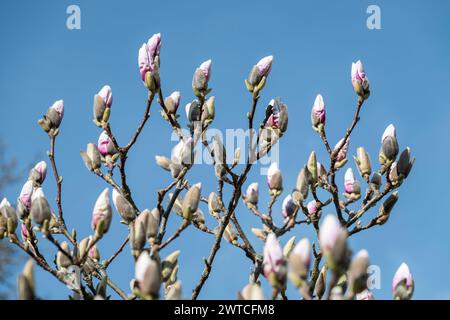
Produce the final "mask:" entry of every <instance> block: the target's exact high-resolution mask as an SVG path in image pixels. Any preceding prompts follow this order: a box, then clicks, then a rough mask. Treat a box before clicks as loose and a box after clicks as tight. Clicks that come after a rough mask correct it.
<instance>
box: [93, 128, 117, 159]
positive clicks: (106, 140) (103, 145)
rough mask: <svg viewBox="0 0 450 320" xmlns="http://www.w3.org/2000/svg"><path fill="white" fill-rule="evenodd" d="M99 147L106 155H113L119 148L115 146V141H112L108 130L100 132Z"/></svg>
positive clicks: (103, 154)
mask: <svg viewBox="0 0 450 320" xmlns="http://www.w3.org/2000/svg"><path fill="white" fill-rule="evenodd" d="M97 147H98V151H99V152H100V154H101V155H102V156H104V157H105V156H108V155H110V156H111V155H114V154H115V153H117V150H116V148H115V147H114V143H113V142H112V140H111V138H110V136H109V135H108V134H107V133H106V131H103V132H102V133H101V134H100V136H99V138H98V143H97Z"/></svg>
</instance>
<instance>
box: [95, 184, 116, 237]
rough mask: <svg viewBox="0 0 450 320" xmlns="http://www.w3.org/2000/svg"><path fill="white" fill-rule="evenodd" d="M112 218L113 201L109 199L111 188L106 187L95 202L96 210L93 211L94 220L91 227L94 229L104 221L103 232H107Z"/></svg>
mask: <svg viewBox="0 0 450 320" xmlns="http://www.w3.org/2000/svg"><path fill="white" fill-rule="evenodd" d="M111 219H112V209H111V203H110V200H109V190H108V188H106V189H105V190H103V192H102V193H101V194H100V196H99V197H98V198H97V201H96V202H95V206H94V210H93V211H92V221H91V227H92V229H93V230H96V229H97V225H98V224H99V223H100V221H103V222H104V225H103V230H101V231H102V234H103V233H106V232H107V231H108V229H109V226H110V225H111Z"/></svg>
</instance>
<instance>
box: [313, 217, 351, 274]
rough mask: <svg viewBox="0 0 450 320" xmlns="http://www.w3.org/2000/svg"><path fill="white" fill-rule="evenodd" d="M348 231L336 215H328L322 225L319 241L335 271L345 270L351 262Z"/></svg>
mask: <svg viewBox="0 0 450 320" xmlns="http://www.w3.org/2000/svg"><path fill="white" fill-rule="evenodd" d="M346 240H347V231H346V230H345V229H344V228H343V227H342V226H341V224H340V223H339V221H338V220H337V218H336V217H335V216H334V215H331V214H329V215H327V216H326V217H325V219H324V221H323V222H322V225H321V226H320V232H319V242H320V248H321V250H322V252H323V253H324V254H325V256H326V258H327V264H328V267H329V268H330V269H331V270H333V271H335V272H338V273H340V272H343V271H345V270H346V269H347V265H348V263H349V258H350V257H349V255H350V251H349V250H348V248H347V243H346V242H347V241H346Z"/></svg>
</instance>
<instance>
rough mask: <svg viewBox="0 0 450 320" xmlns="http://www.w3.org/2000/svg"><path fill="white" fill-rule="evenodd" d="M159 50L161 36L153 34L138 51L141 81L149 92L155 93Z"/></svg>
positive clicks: (157, 80) (156, 89)
mask: <svg viewBox="0 0 450 320" xmlns="http://www.w3.org/2000/svg"><path fill="white" fill-rule="evenodd" d="M160 50H161V34H160V33H157V34H154V35H153V36H152V37H151V38H150V39H149V40H148V41H147V43H144V44H142V46H141V48H140V49H139V55H138V65H139V72H140V73H141V79H142V81H143V82H144V85H145V86H146V87H147V89H148V90H149V91H150V92H153V93H155V92H157V91H158V90H159V86H160V79H159V53H160Z"/></svg>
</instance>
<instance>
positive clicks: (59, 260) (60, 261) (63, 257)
mask: <svg viewBox="0 0 450 320" xmlns="http://www.w3.org/2000/svg"><path fill="white" fill-rule="evenodd" d="M61 249H62V250H64V252H65V253H64V252H62V251H61V250H58V253H57V254H56V265H57V266H58V267H59V268H67V267H69V266H70V265H71V264H72V263H71V261H70V259H69V257H68V256H67V254H69V255H70V247H69V244H68V243H67V242H66V241H63V242H62V243H61Z"/></svg>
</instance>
